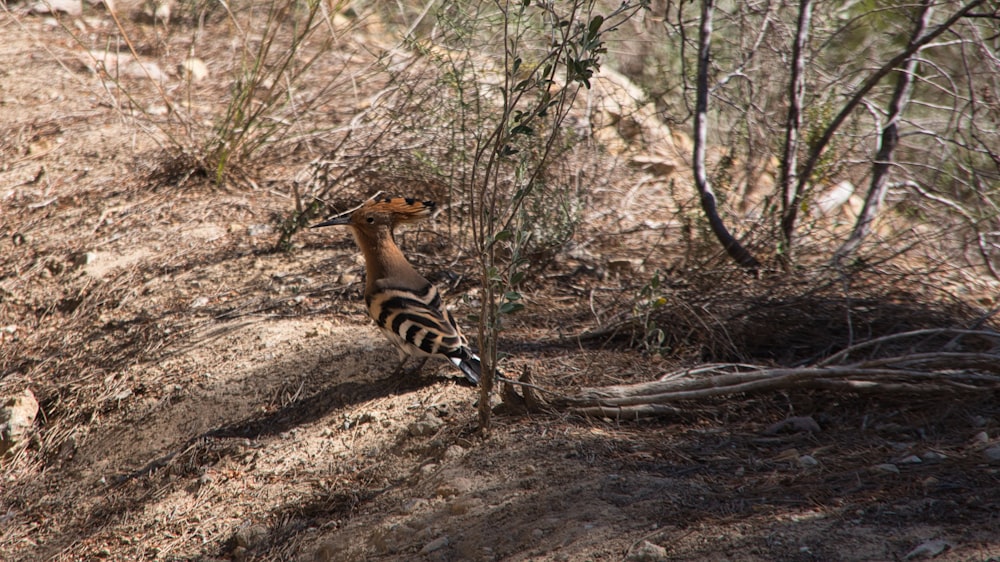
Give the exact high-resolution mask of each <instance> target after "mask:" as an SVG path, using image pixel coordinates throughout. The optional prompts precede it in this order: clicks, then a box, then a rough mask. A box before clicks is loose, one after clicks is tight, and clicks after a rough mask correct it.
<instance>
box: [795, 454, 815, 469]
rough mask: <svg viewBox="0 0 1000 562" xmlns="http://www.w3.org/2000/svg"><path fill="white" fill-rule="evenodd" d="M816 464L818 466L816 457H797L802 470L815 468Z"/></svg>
mask: <svg viewBox="0 0 1000 562" xmlns="http://www.w3.org/2000/svg"><path fill="white" fill-rule="evenodd" d="M818 464H819V461H818V460H816V457H814V456H812V455H802V456H801V457H799V466H801V467H803V468H809V467H813V466H816V465H818Z"/></svg>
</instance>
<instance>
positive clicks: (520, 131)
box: [510, 125, 535, 137]
mask: <svg viewBox="0 0 1000 562" xmlns="http://www.w3.org/2000/svg"><path fill="white" fill-rule="evenodd" d="M510 134H511V135H525V136H529V137H530V136H531V135H533V134H535V130H534V129H532V128H531V127H529V126H527V125H518V126H516V127H514V128H513V129H511V130H510Z"/></svg>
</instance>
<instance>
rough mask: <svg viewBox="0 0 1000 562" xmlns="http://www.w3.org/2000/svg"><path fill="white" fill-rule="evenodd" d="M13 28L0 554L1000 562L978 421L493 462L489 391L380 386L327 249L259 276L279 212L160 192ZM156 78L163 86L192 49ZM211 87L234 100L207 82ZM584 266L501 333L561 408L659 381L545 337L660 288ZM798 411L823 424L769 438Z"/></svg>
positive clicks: (351, 267) (5, 75)
mask: <svg viewBox="0 0 1000 562" xmlns="http://www.w3.org/2000/svg"><path fill="white" fill-rule="evenodd" d="M10 9H11V10H15V11H12V12H3V13H0V35H2V36H3V40H2V41H0V314H2V317H0V327H2V328H3V329H4V331H3V333H2V335H0V338H2V339H0V353H2V355H3V361H2V367H3V371H2V372H0V376H2V377H3V378H2V379H0V391H2V392H0V395H3V396H5V397H6V396H13V395H16V394H17V393H18V392H20V391H22V390H23V389H25V388H28V389H31V390H32V391H33V392H34V394H35V395H36V396H37V398H38V400H39V402H40V404H41V412H40V413H39V415H38V419H37V420H36V421H35V423H34V426H33V428H32V433H31V437H30V439H29V441H28V442H27V443H26V444H25V445H24V446H23V447H20V448H18V449H17V450H16V454H13V455H9V456H8V457H7V458H5V459H4V460H3V463H2V465H0V475H2V481H0V487H2V489H0V559H3V560H11V561H29V560H442V561H444V560H511V561H516V560H525V561H526V560H534V561H576V560H632V561H640V560H741V561H753V560H760V561H764V560H790V561H791V560H797V561H814V560H824V561H828V560H903V559H911V560H918V559H931V558H933V559H937V560H962V561H975V562H986V561H987V560H1000V516H998V514H1000V464H998V460H997V459H992V458H991V457H990V456H989V454H988V452H989V451H991V450H993V449H991V447H993V448H995V447H994V446H995V444H996V438H997V435H998V433H1000V417H998V416H1000V406H998V402H997V401H996V397H995V396H983V397H981V398H979V399H968V398H961V399H956V398H952V397H948V396H942V397H933V396H932V397H922V398H919V399H906V400H879V399H875V398H866V397H863V396H859V395H839V394H837V393H834V392H820V391H803V392H778V393H771V394H766V395H751V396H746V395H740V396H736V397H728V398H719V399H715V400H709V401H700V402H698V403H692V404H689V405H685V406H683V408H684V409H685V410H686V412H687V413H686V414H685V415H683V416H680V417H679V418H671V419H651V420H646V421H630V422H625V421H618V420H614V419H608V418H604V419H594V418H583V417H579V416H572V415H568V414H565V413H560V412H550V413H534V414H523V415H512V414H504V413H498V414H497V415H496V417H495V418H494V427H493V429H492V431H491V432H490V434H489V435H488V436H487V437H483V436H482V435H481V434H480V433H479V432H478V430H477V424H478V421H477V417H476V403H477V391H476V389H474V388H471V387H469V386H467V385H466V384H464V383H463V382H462V381H461V380H459V378H458V377H457V376H456V375H457V373H456V372H454V371H453V370H451V369H450V368H449V366H448V365H447V364H445V363H444V362H438V363H435V362H432V363H429V364H428V365H427V366H426V368H425V369H424V370H423V372H422V373H421V374H411V375H407V376H403V377H397V378H395V379H391V378H389V373H391V372H392V370H393V368H394V367H395V364H396V361H397V356H396V353H395V351H394V350H393V349H392V348H391V347H390V345H389V344H388V342H386V341H385V340H384V339H383V338H382V336H381V335H380V334H379V333H378V332H377V331H376V329H375V328H374V326H373V325H372V324H371V322H370V321H369V320H368V319H367V317H366V316H365V315H364V311H363V306H362V302H361V290H362V282H361V275H362V272H363V270H362V263H361V261H360V259H359V257H358V255H357V251H356V248H355V246H354V244H353V241H352V240H351V239H350V238H349V236H348V234H347V233H346V232H341V231H336V230H333V231H330V229H324V231H307V232H303V233H301V234H299V235H298V236H297V237H296V238H295V240H294V243H295V246H294V248H293V249H292V250H291V251H289V252H278V251H274V250H273V247H274V244H275V241H276V239H277V230H276V226H275V225H276V220H278V219H276V217H278V218H280V217H281V216H282V215H283V214H285V213H288V212H289V211H290V209H291V208H292V203H291V200H290V198H289V197H288V194H287V191H283V190H281V189H272V188H268V187H267V186H266V185H263V184H261V185H259V186H258V188H257V189H250V188H246V189H244V188H240V187H234V188H231V189H225V190H221V189H217V188H213V187H211V186H210V185H209V184H208V182H207V181H201V182H198V181H188V182H187V183H185V184H184V185H181V186H180V187H178V183H179V182H176V181H173V182H172V181H168V180H164V179H163V178H164V175H163V174H161V173H158V172H157V164H156V162H157V159H158V158H161V156H160V154H162V151H161V149H160V147H159V146H158V145H157V144H156V143H155V142H153V140H151V138H152V136H153V135H151V134H148V133H147V132H146V131H144V130H142V128H141V127H138V126H137V125H136V122H135V121H134V120H132V119H129V118H126V117H125V116H123V114H122V112H121V110H120V109H117V108H115V107H113V106H112V105H111V104H109V103H108V101H107V100H108V97H107V93H106V91H104V90H102V87H101V85H100V84H101V82H100V80H99V78H98V75H97V74H96V73H95V72H94V71H93V70H92V69H90V68H89V67H88V65H87V64H86V62H81V61H85V57H84V56H83V52H84V50H85V48H84V46H83V45H81V44H79V43H78V42H75V41H74V40H73V39H71V35H70V33H69V32H68V31H67V28H63V27H62V26H61V25H58V24H56V22H55V20H53V19H51V18H50V16H47V15H45V14H36V15H30V14H27V13H25V11H24V5H10ZM60 21H62V22H63V24H64V25H66V26H68V30H70V31H75V32H76V33H78V34H79V35H81V36H83V37H85V38H86V37H90V36H93V37H97V36H100V35H101V33H103V32H106V31H107V30H108V26H109V23H108V17H107V16H106V14H105V13H104V12H101V11H96V12H89V11H88V12H87V13H86V14H85V15H84V16H83V17H81V18H67V17H62V18H60ZM88 34H90V35H88ZM145 56H147V57H148V60H150V61H156V62H158V63H159V66H160V68H163V69H172V68H176V64H177V62H178V60H179V59H182V58H183V57H184V53H183V52H182V50H179V49H165V50H162V51H160V52H157V51H156V50H152V51H150V52H148V53H147V54H146V55H145ZM177 79H178V78H177V76H176V73H174V74H172V75H171V74H170V73H168V76H167V77H166V78H165V83H166V84H168V85H169V84H171V83H173V82H175V81H176V80H177ZM136 80H137V81H141V80H143V79H141V78H136ZM207 80H209V81H216V82H217V83H216V84H215V87H217V88H218V89H219V90H220V91H223V92H224V91H225V90H226V87H227V80H228V78H227V77H226V74H225V73H224V72H213V73H212V74H211V75H210V76H209V78H207ZM206 87H207V86H206ZM269 173H271V174H273V176H272V177H274V178H277V179H278V180H287V179H289V178H288V174H289V172H287V171H285V170H283V169H282V168H281V167H280V166H274V167H272V168H269ZM283 174H284V175H283ZM619 201H620V199H619ZM636 207H637V208H645V209H651V208H652V207H649V206H648V205H645V203H643V204H637V205H636ZM622 212H624V211H622ZM630 217H631V218H630V220H634V221H636V222H642V221H650V222H656V221H657V220H658V217H657V216H656V214H655V212H653V211H648V212H647V213H646V214H645V215H641V214H640V215H638V216H632V215H630ZM442 228H443V227H442V226H441V225H435V224H428V225H427V226H424V227H421V228H420V229H417V230H416V231H414V232H408V233H407V234H406V235H405V236H404V237H403V239H402V243H403V245H404V247H406V248H408V249H409V250H411V251H413V252H414V255H415V256H416V257H415V258H414V260H415V262H416V264H417V266H418V267H419V268H420V269H421V270H422V271H434V270H440V269H442V268H444V267H446V266H445V265H444V264H445V263H447V259H446V258H447V256H451V255H454V254H449V253H448V252H454V250H453V249H448V247H447V243H446V242H443V241H442V237H441V236H435V235H434V233H435V232H441V231H442ZM621 240H623V241H624V242H621V244H622V246H627V245H628V244H630V243H633V241H634V240H636V239H635V238H628V237H626V236H624V235H621ZM635 250H636V253H637V254H638V255H642V254H643V252H644V250H643V249H642V248H635ZM618 251H619V252H621V253H622V254H624V255H630V254H629V248H627V247H623V248H621V249H619V250H618ZM595 252H597V250H595ZM443 256H444V257H443ZM586 259H592V260H593V263H592V264H584V265H593V266H594V267H596V268H598V269H599V268H600V267H602V266H603V265H605V262H606V260H607V259H608V257H607V256H606V255H603V254H599V253H594V254H591V257H590V258H583V257H581V258H578V259H577V261H573V260H569V259H566V260H563V261H557V262H556V263H555V264H554V265H552V266H551V267H552V269H551V270H550V272H551V275H550V276H549V277H548V279H549V281H547V282H545V283H542V282H541V281H540V282H539V283H538V286H537V288H535V289H531V290H526V291H525V296H526V299H527V300H528V302H529V308H528V311H529V312H530V311H531V310H532V307H531V303H532V302H535V303H538V304H537V305H536V307H535V309H534V310H536V311H539V310H541V311H552V312H551V315H547V313H546V312H538V313H535V314H534V317H529V318H524V319H520V318H517V319H515V320H514V321H512V323H511V325H510V326H509V329H508V331H507V332H505V334H504V340H503V343H504V345H505V347H506V349H507V350H508V352H509V353H510V354H511V356H512V357H511V359H510V360H509V363H508V367H507V368H508V369H509V370H511V371H514V372H516V371H518V370H520V369H523V368H525V367H526V366H527V367H530V368H531V370H532V372H533V373H534V374H535V376H536V380H537V381H540V384H544V385H548V386H552V387H559V388H565V389H570V388H576V387H579V386H580V385H585V384H591V385H593V384H611V383H621V382H639V381H644V380H652V379H654V378H655V377H657V376H659V375H662V374H663V373H664V372H667V371H669V370H671V369H673V368H675V367H676V366H677V362H676V361H674V360H672V359H671V358H670V357H662V356H650V355H648V354H646V353H644V352H643V351H642V350H641V349H637V348H634V347H630V346H627V345H620V344H606V343H601V342H596V343H587V344H583V343H580V344H572V345H565V344H564V343H562V344H560V343H558V340H559V339H560V335H562V334H573V333H580V332H582V331H584V330H586V329H588V328H591V327H593V326H594V325H596V324H597V320H595V319H594V318H593V313H592V312H591V311H592V310H593V308H594V306H595V305H594V299H593V295H594V294H595V291H596V294H598V295H601V294H604V295H621V294H625V293H629V294H636V290H637V287H639V286H641V285H642V283H643V280H642V279H641V277H642V276H644V275H645V276H648V274H649V271H648V270H643V271H644V272H641V271H638V270H637V271H635V272H634V275H635V276H636V278H635V279H624V278H620V277H618V276H607V275H604V276H600V275H596V274H592V273H591V272H592V271H593V269H592V268H590V267H581V260H582V261H586ZM678 275H681V274H678ZM434 281H435V282H437V283H439V284H441V285H443V286H447V287H448V289H449V291H448V300H449V301H451V302H452V303H454V306H455V308H456V315H457V316H458V317H461V318H465V317H466V316H467V314H469V313H472V312H474V310H473V309H472V307H473V305H472V304H471V303H470V301H469V299H468V298H466V299H463V298H462V296H463V295H465V296H468V295H470V294H472V295H474V290H475V283H474V282H473V281H471V280H469V279H468V278H466V279H465V280H463V281H461V282H456V283H451V282H450V281H449V278H446V277H443V276H437V277H435V278H434ZM602 291H603V292H602ZM612 300H613V299H612V298H611V297H604V300H600V299H598V308H599V309H600V308H601V306H604V304H607V303H609V302H611V301H612ZM602 303H603V304H602ZM605 313H606V314H610V312H606V309H605ZM470 329H471V328H470ZM552 342H556V343H552ZM796 416H799V417H809V418H811V419H812V420H813V421H814V422H815V424H816V426H815V427H809V428H808V429H809V430H808V431H807V430H802V431H797V430H794V426H793V430H792V431H788V432H777V433H775V432H768V431H767V429H768V428H769V427H771V426H772V425H773V424H775V423H777V422H781V421H782V420H787V419H789V418H792V417H796Z"/></svg>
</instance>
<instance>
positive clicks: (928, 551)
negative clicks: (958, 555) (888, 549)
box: [903, 539, 951, 560]
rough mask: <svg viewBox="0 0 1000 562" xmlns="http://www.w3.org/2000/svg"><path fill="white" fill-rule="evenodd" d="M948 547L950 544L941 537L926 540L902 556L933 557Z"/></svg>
mask: <svg viewBox="0 0 1000 562" xmlns="http://www.w3.org/2000/svg"><path fill="white" fill-rule="evenodd" d="M949 548H951V545H950V544H949V543H948V542H947V541H943V540H941V539H935V540H932V541H927V542H925V543H923V544H921V545H920V546H918V547H916V548H914V549H913V550H911V551H910V552H909V553H907V555H906V556H904V557H903V560H913V559H916V558H934V557H935V556H937V555H938V554H941V553H942V552H944V551H945V550H948V549H949Z"/></svg>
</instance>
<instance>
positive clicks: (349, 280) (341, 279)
mask: <svg viewBox="0 0 1000 562" xmlns="http://www.w3.org/2000/svg"><path fill="white" fill-rule="evenodd" d="M360 280H361V278H360V277H358V276H357V275H355V274H353V273H346V272H345V273H341V274H340V275H338V276H337V284H338V285H351V284H353V283H357V282H358V281H360Z"/></svg>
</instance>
